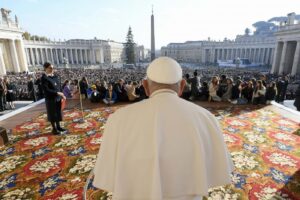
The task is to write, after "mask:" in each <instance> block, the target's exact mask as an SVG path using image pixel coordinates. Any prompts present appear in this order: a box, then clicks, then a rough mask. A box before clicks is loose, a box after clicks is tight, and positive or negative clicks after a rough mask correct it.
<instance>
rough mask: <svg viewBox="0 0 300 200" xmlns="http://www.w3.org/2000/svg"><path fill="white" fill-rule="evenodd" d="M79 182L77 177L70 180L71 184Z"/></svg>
mask: <svg viewBox="0 0 300 200" xmlns="http://www.w3.org/2000/svg"><path fill="white" fill-rule="evenodd" d="M80 181H81V179H80V178H79V177H76V178H73V179H72V180H71V182H80Z"/></svg>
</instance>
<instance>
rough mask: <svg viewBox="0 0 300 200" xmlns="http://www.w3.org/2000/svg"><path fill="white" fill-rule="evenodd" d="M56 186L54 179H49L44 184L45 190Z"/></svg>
mask: <svg viewBox="0 0 300 200" xmlns="http://www.w3.org/2000/svg"><path fill="white" fill-rule="evenodd" d="M55 184H56V182H55V180H54V178H53V177H51V178H49V179H47V180H46V181H45V182H44V183H43V185H44V188H51V187H52V186H53V185H55Z"/></svg>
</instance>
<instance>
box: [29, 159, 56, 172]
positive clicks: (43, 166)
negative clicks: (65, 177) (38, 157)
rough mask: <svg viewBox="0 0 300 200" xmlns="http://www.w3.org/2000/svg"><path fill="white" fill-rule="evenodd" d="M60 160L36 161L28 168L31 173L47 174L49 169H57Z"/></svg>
mask: <svg viewBox="0 0 300 200" xmlns="http://www.w3.org/2000/svg"><path fill="white" fill-rule="evenodd" d="M59 164H60V160H59V159H58V158H48V159H47V160H44V161H37V162H36V163H35V164H34V165H32V166H31V167H30V170H31V171H35V172H43V173H47V172H49V171H50V170H51V169H55V168H58V165H59Z"/></svg>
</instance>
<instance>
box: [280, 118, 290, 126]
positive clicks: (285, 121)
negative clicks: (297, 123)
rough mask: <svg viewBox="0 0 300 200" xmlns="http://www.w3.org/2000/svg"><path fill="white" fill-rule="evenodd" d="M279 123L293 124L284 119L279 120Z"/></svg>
mask: <svg viewBox="0 0 300 200" xmlns="http://www.w3.org/2000/svg"><path fill="white" fill-rule="evenodd" d="M277 123H279V124H281V125H292V123H291V122H289V121H287V120H284V119H281V120H278V121H277Z"/></svg>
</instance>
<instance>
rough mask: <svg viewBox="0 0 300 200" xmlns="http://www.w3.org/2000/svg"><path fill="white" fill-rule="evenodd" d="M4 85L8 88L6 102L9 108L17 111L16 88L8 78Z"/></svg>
mask: <svg viewBox="0 0 300 200" xmlns="http://www.w3.org/2000/svg"><path fill="white" fill-rule="evenodd" d="M4 83H5V85H6V88H7V94H6V101H7V103H8V106H9V107H10V109H15V105H14V101H15V100H16V97H15V91H16V87H15V85H13V84H12V83H11V82H10V81H9V79H8V78H7V77H6V78H5V79H4Z"/></svg>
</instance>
